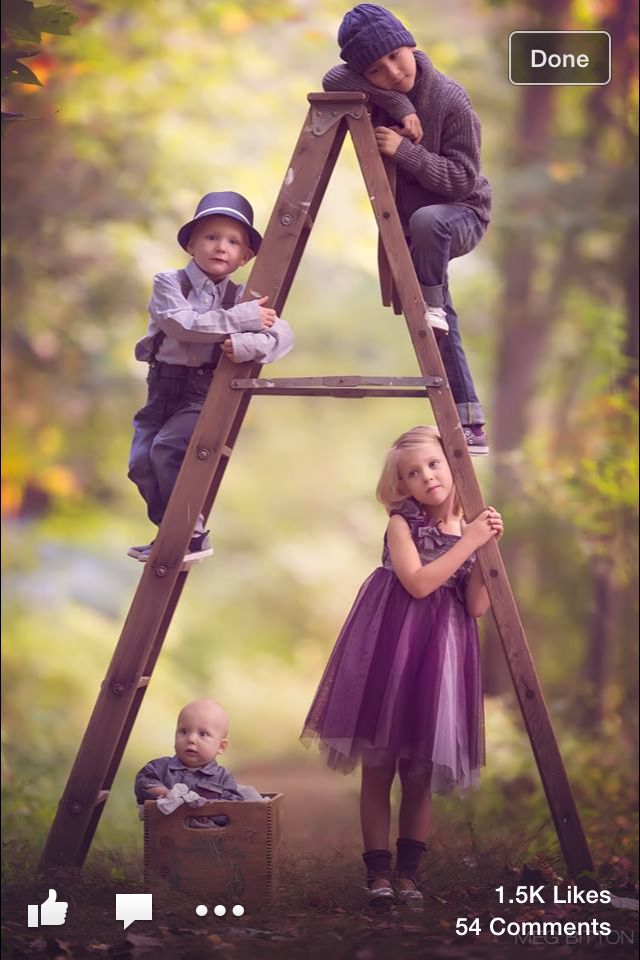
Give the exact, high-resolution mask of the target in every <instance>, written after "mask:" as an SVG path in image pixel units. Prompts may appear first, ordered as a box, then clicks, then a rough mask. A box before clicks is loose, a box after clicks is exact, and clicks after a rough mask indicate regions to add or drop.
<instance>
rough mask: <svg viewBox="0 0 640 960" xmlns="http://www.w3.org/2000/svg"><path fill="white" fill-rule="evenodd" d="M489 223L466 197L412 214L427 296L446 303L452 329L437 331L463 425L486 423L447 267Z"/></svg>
mask: <svg viewBox="0 0 640 960" xmlns="http://www.w3.org/2000/svg"><path fill="white" fill-rule="evenodd" d="M486 229H487V224H486V223H483V222H482V220H480V218H479V217H478V216H477V215H476V214H475V213H474V211H473V210H472V209H471V208H470V207H466V206H465V205H464V204H462V203H438V204H433V205H431V206H428V207H420V209H419V210H416V212H415V213H414V214H412V216H411V218H410V220H409V235H410V246H411V255H412V257H413V262H414V265H415V268H416V273H417V275H418V280H419V281H420V286H421V287H422V293H423V295H424V299H425V302H426V303H427V304H428V305H429V306H432V307H443V308H444V310H445V313H446V317H447V323H448V324H449V333H448V335H447V336H442V337H438V347H439V349H440V355H441V357H442V362H443V364H444V368H445V371H446V374H447V379H448V381H449V386H450V387H451V393H452V395H453V399H454V402H455V404H456V407H457V409H458V415H459V417H460V422H461V423H462V425H463V426H469V425H471V424H482V423H484V414H483V411H482V405H481V404H480V403H479V401H478V397H477V394H476V390H475V387H474V385H473V378H472V376H471V371H470V370H469V365H468V363H467V358H466V356H465V353H464V348H463V346H462V339H461V337H460V330H459V328H458V316H457V314H456V312H455V310H454V309H453V304H452V302H451V297H450V295H449V284H448V275H447V269H448V266H449V261H450V260H453V259H454V258H455V257H462V256H464V254H465V253H469V251H470V250H473V248H474V247H475V246H476V244H477V243H478V242H479V241H480V240H481V239H482V237H483V235H484V233H485V231H486Z"/></svg>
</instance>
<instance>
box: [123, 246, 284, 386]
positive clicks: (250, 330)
mask: <svg viewBox="0 0 640 960" xmlns="http://www.w3.org/2000/svg"><path fill="white" fill-rule="evenodd" d="M186 273H187V276H188V277H189V281H190V283H191V290H190V291H189V293H188V295H187V297H185V296H184V294H183V293H182V290H181V287H180V272H179V271H178V270H169V271H167V272H166V273H157V274H156V275H155V277H154V278H153V291H152V294H151V300H150V301H149V327H148V330H147V334H146V336H144V337H143V338H142V339H141V340H138V342H137V343H136V347H135V355H136V359H137V360H143V361H148V360H150V359H151V356H152V348H153V338H154V336H155V335H156V334H157V333H159V332H160V331H162V332H163V333H164V334H165V337H164V339H163V341H162V343H161V344H160V347H159V348H158V351H157V353H156V359H157V360H160V361H162V362H163V363H174V364H181V365H184V366H188V367H199V366H200V365H201V364H203V363H208V362H209V361H210V360H211V351H212V345H213V344H214V343H221V342H222V341H223V340H226V339H227V338H228V337H230V338H231V342H232V344H233V357H234V360H235V361H236V362H238V363H242V362H244V361H246V360H257V361H258V362H259V363H269V362H271V361H273V360H277V359H278V358H279V357H283V356H284V355H285V354H286V353H288V352H289V350H291V348H292V346H293V333H292V331H291V328H290V327H289V324H288V323H287V322H286V320H281V319H280V318H279V317H278V318H277V319H276V321H275V323H274V324H273V326H272V327H269V328H268V329H262V328H261V327H260V315H259V308H258V304H257V300H247V301H246V302H245V303H239V302H237V303H236V305H235V306H234V307H231V308H230V309H228V310H224V309H223V308H222V300H223V296H224V291H225V289H226V286H227V283H228V279H227V278H226V277H225V279H224V280H222V281H220V283H217V284H216V283H214V282H213V281H212V280H210V279H209V277H208V276H207V275H206V274H205V273H203V271H202V270H201V269H200V267H198V265H197V264H196V263H195V261H194V260H191V261H190V262H189V264H188V266H187V267H186ZM243 292H244V287H243V286H241V287H239V288H238V296H237V300H238V301H239V300H240V299H241V297H242V294H243ZM256 297H258V294H256Z"/></svg>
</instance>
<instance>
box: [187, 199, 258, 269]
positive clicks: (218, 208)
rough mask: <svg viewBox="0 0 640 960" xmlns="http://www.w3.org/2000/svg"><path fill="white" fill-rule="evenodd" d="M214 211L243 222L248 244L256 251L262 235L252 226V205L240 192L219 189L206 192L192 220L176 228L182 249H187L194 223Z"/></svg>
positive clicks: (211, 214)
mask: <svg viewBox="0 0 640 960" xmlns="http://www.w3.org/2000/svg"><path fill="white" fill-rule="evenodd" d="M215 213H218V214H221V215H222V216H224V217H231V219H232V220H237V221H238V223H241V224H243V225H244V226H245V227H246V228H247V232H248V234H249V246H250V247H251V249H252V250H253V252H254V253H257V252H258V250H259V249H260V244H261V243H262V237H261V236H260V234H259V233H258V231H257V230H255V229H254V226H253V207H252V206H251V204H250V203H249V201H248V200H246V199H245V198H244V197H243V196H242V195H241V194H239V193H234V191H233V190H221V191H219V192H217V193H206V194H205V195H204V197H203V198H202V200H201V201H200V203H199V204H198V206H197V207H196V212H195V214H194V217H193V220H189V223H185V224H184V226H182V227H180V229H179V230H178V243H179V244H180V246H181V247H182V249H183V250H186V249H187V244H188V243H189V237H190V236H191V231H192V229H193V225H194V223H197V222H198V220H202V218H203V217H211V216H213V215H214V214H215ZM187 253H188V251H187Z"/></svg>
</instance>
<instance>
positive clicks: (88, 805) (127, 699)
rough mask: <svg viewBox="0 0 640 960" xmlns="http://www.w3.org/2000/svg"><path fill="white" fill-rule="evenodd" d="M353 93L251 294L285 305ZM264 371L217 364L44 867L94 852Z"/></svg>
mask: <svg viewBox="0 0 640 960" xmlns="http://www.w3.org/2000/svg"><path fill="white" fill-rule="evenodd" d="M313 96H314V95H311V96H310V100H312V98H313ZM343 99H344V103H343V104H341V105H340V106H338V107H337V108H336V110H335V112H334V113H333V115H332V116H331V117H329V118H326V117H322V116H320V117H318V115H317V114H318V110H317V109H315V108H314V106H313V104H312V106H311V107H310V110H309V113H308V115H307V120H306V122H305V125H304V127H303V129H302V132H301V134H300V137H299V139H298V143H297V145H296V148H295V150H294V153H293V157H292V160H291V164H290V167H289V170H288V171H287V175H286V177H285V180H284V183H283V185H282V188H281V190H280V193H279V195H278V199H277V201H276V206H275V208H274V211H273V213H272V215H271V219H270V221H269V225H268V227H267V230H266V232H265V238H264V240H263V243H262V246H261V248H260V252H259V254H258V256H257V257H256V260H255V264H254V267H253V270H252V272H251V275H250V277H249V280H248V283H247V293H246V297H250V296H251V294H250V293H249V291H251V290H257V291H259V292H260V293H261V294H262V295H266V296H268V297H269V302H270V304H271V305H272V306H273V307H274V308H275V309H276V310H277V311H281V309H282V306H283V305H284V302H285V300H286V297H287V294H288V292H289V288H290V285H291V282H292V280H293V277H294V275H295V270H296V268H297V265H298V263H299V260H300V257H301V256H302V253H303V251H304V247H305V245H306V241H307V239H308V236H309V233H310V230H311V227H312V225H313V220H314V217H315V214H316V212H317V209H318V207H319V205H320V202H321V200H322V197H323V195H324V192H325V189H326V186H327V183H328V181H329V178H330V176H331V173H332V171H333V167H334V165H335V161H336V158H337V156H338V153H339V151H340V148H341V146H342V142H343V140H344V136H345V133H346V125H345V122H344V115H345V113H347V112H350V113H351V114H352V115H354V114H357V113H358V111H361V110H362V111H363V110H364V109H365V100H366V98H365V97H364V96H363V95H362V94H354V95H346V96H345V97H344V98H343ZM321 113H322V111H320V114H321ZM327 121H328V122H327ZM259 370H260V367H259V365H257V364H250V363H247V364H234V363H231V362H230V361H229V360H228V359H227V358H223V359H222V360H221V362H220V364H219V367H218V369H217V370H216V375H215V377H214V378H213V381H212V384H211V387H210V389H209V393H208V395H207V398H206V400H205V403H204V406H203V409H202V412H201V414H200V417H199V418H198V422H197V424H196V427H195V430H194V433H193V436H192V438H191V442H190V444H189V447H188V449H187V452H186V454H185V458H184V462H183V465H182V468H181V470H180V473H179V475H178V479H177V481H176V485H175V487H174V490H173V493H172V496H171V499H170V501H169V504H168V506H167V510H166V514H165V517H164V519H163V522H162V525H161V526H160V529H159V531H158V536H157V538H156V540H155V543H154V547H153V550H152V552H151V556H150V558H149V560H148V561H147V563H146V564H145V568H144V572H143V574H142V577H141V579H140V583H139V585H138V588H137V590H136V592H135V595H134V597H133V600H132V603H131V607H130V608H129V612H128V615H127V618H126V620H125V623H124V626H123V629H122V632H121V634H120V638H119V641H118V644H117V646H116V649H115V652H114V655H113V658H112V660H111V664H110V666H109V669H108V672H107V678H106V680H105V682H104V683H103V685H102V687H101V690H100V693H99V695H98V698H97V701H96V704H95V706H94V709H93V712H92V715H91V718H90V720H89V723H88V725H87V729H86V731H85V735H84V737H83V740H82V743H81V744H80V748H79V751H78V754H77V756H76V759H75V762H74V765H73V767H72V770H71V773H70V775H69V778H68V781H67V784H66V786H65V789H64V792H63V795H62V798H61V800H60V803H59V806H58V811H57V814H56V817H55V819H54V821H53V824H52V826H51V829H50V831H49V836H48V838H47V842H46V844H45V847H44V850H43V853H42V857H41V864H42V866H44V867H46V866H49V865H56V866H80V865H81V864H82V863H83V861H84V858H85V857H86V854H87V852H88V850H89V847H90V844H91V840H92V837H93V833H94V831H95V829H96V827H97V823H98V821H99V817H100V813H97V809H98V806H99V807H100V808H101V809H102V808H104V803H105V800H106V790H105V788H104V785H105V784H107V783H109V785H110V784H111V782H112V781H113V778H114V777H115V774H116V771H117V767H118V765H119V762H120V758H121V756H122V753H123V752H124V749H125V746H126V743H127V740H128V736H129V733H130V730H131V726H132V724H133V721H134V720H135V716H136V713H137V710H138V708H139V705H140V702H141V700H140V699H139V695H138V694H137V690H138V689H139V684H140V681H141V677H143V676H144V673H143V671H144V670H145V669H146V668H147V665H148V664H149V663H150V662H151V661H153V662H155V659H154V656H157V654H158V653H159V651H160V646H161V644H162V639H163V638H164V633H165V632H166V630H167V629H168V626H169V622H170V620H171V617H172V615H173V611H174V609H175V605H176V603H177V600H178V597H179V595H180V592H181V590H182V584H183V581H184V575H182V582H180V583H179V581H180V580H181V572H182V563H183V558H184V554H185V549H186V547H187V544H188V542H189V540H190V538H191V534H192V532H193V528H194V525H195V522H196V518H197V516H198V514H199V513H200V512H201V511H202V509H203V507H205V505H206V507H207V512H208V509H210V508H211V507H212V505H213V501H214V499H215V495H216V492H217V485H216V484H218V485H219V482H220V481H221V479H222V474H223V473H224V468H225V466H226V463H225V464H223V465H222V466H221V467H220V461H221V459H222V458H225V459H228V453H229V446H228V441H229V440H230V439H231V442H233V440H234V439H235V436H234V432H235V434H237V431H238V430H239V429H240V425H241V422H242V419H243V416H244V412H245V411H246V406H247V404H248V402H249V396H248V395H245V394H243V393H241V392H239V391H237V390H235V391H234V390H232V389H230V384H231V381H232V380H233V379H236V378H238V377H243V376H245V377H247V376H253V377H255V376H257V374H258V373H259ZM217 471H218V479H217V481H216V483H214V477H215V476H216V473H217ZM154 651H155V654H154Z"/></svg>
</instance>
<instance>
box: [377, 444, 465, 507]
mask: <svg viewBox="0 0 640 960" xmlns="http://www.w3.org/2000/svg"><path fill="white" fill-rule="evenodd" d="M434 442H435V443H438V444H439V445H440V447H442V438H441V436H440V434H439V433H438V431H437V429H436V427H432V426H425V427H413V429H412V430H407V432H406V433H403V434H402V435H401V436H399V437H398V439H397V440H395V441H394V443H393V444H392V446H391V449H390V450H389V452H388V453H387V456H386V458H385V461H384V466H383V468H382V473H381V474H380V479H379V480H378V486H377V488H376V497H377V498H378V500H379V501H380V503H381V504H382V505H383V507H385V509H386V511H387V513H391V511H392V510H397V509H398V507H400V506H402V504H403V503H404V501H405V500H406V499H407V494H406V493H403V491H402V480H401V478H400V469H399V461H400V456H401V455H402V454H403V453H404V451H405V450H416V449H419V448H420V447H426V446H428V445H432V444H433V443H434ZM442 452H443V455H444V450H443V451H442ZM453 510H454V512H455V513H456V514H462V508H461V506H460V501H459V500H458V494H457V493H456V494H455V497H454V500H453Z"/></svg>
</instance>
